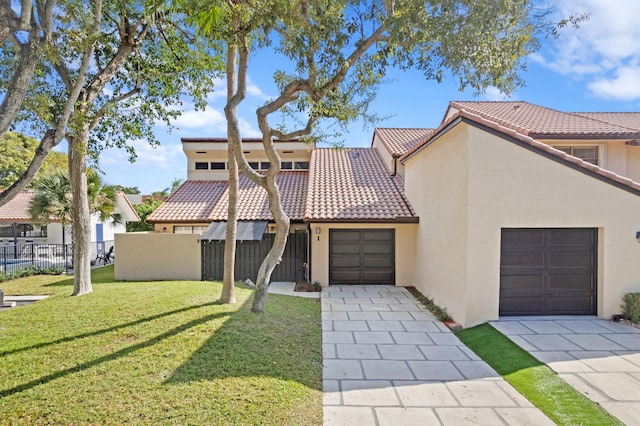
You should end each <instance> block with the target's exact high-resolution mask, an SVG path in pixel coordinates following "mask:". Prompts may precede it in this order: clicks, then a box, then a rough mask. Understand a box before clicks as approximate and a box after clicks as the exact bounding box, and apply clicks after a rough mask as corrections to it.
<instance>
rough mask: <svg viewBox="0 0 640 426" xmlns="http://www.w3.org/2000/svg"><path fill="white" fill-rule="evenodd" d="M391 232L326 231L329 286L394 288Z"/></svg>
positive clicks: (390, 230)
mask: <svg viewBox="0 0 640 426" xmlns="http://www.w3.org/2000/svg"><path fill="white" fill-rule="evenodd" d="M394 235H395V233H394V230H393V229H349V230H343V229H332V230H330V231H329V284H330V285H331V284H395V238H394Z"/></svg>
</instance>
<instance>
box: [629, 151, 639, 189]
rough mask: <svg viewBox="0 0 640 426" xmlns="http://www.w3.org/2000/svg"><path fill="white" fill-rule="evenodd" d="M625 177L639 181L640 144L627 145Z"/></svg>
mask: <svg viewBox="0 0 640 426" xmlns="http://www.w3.org/2000/svg"><path fill="white" fill-rule="evenodd" d="M626 151H627V175H626V176H627V177H628V178H629V179H631V180H634V181H636V182H640V146H627V147H626Z"/></svg>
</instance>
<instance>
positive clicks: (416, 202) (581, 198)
mask: <svg viewBox="0 0 640 426" xmlns="http://www.w3.org/2000/svg"><path fill="white" fill-rule="evenodd" d="M183 147H184V151H185V154H186V156H187V161H188V180H187V181H186V182H185V184H184V185H183V186H182V187H181V188H180V189H178V191H177V192H176V193H174V194H173V195H172V196H171V197H169V198H168V199H167V200H166V202H165V203H164V204H163V205H162V206H161V207H160V208H159V209H158V210H156V212H154V213H153V214H152V215H151V216H150V217H149V218H148V219H147V220H148V221H149V222H151V223H154V224H155V228H156V232H157V233H194V234H201V233H203V232H204V231H207V229H208V228H209V231H211V232H213V233H215V232H216V231H215V229H212V227H213V228H220V226H221V225H220V224H221V223H222V222H223V221H224V220H225V219H226V205H227V204H226V203H227V195H228V192H227V190H228V187H227V182H226V179H227V171H226V170H227V165H226V149H227V147H226V140H225V139H183ZM276 148H277V150H278V153H279V154H280V155H281V157H282V165H283V169H284V170H283V171H282V172H281V174H280V175H279V178H278V183H279V185H280V188H281V190H282V195H283V197H282V198H283V202H284V203H285V210H286V211H287V212H288V214H289V215H290V216H291V219H292V228H291V231H290V232H295V231H296V230H297V231H298V232H300V231H303V232H306V234H307V235H308V240H309V246H308V249H307V250H308V252H310V255H309V257H308V259H309V264H310V274H311V277H310V278H311V280H318V281H320V282H321V284H322V285H324V286H326V285H334V284H364V283H380V284H394V285H400V286H415V287H417V288H418V289H419V290H420V291H421V292H422V293H424V294H425V295H427V296H429V297H432V298H434V299H435V301H436V303H437V304H439V305H441V306H442V307H444V308H447V310H448V312H449V314H450V315H451V316H452V317H453V318H454V319H455V320H457V321H458V322H460V323H461V324H463V325H465V326H472V325H475V324H478V323H481V322H483V321H486V320H491V319H496V318H497V317H498V316H499V315H599V316H602V317H610V316H611V315H612V314H616V313H619V311H620V304H621V301H622V297H623V296H624V294H625V293H627V292H630V291H640V262H636V261H634V260H635V258H636V257H637V256H639V255H640V243H639V241H640V237H637V236H636V233H637V232H638V231H640V183H637V182H639V181H640V113H565V112H560V111H556V110H552V109H548V108H544V107H540V106H537V105H532V104H529V103H526V102H451V103H450V105H449V108H448V109H447V111H446V113H445V115H444V118H443V120H442V124H441V125H440V126H439V127H438V128H437V129H376V130H375V131H374V135H373V140H372V146H371V148H346V149H337V150H336V149H315V148H313V149H311V148H309V149H307V147H306V146H305V145H304V144H302V143H301V142H298V141H286V142H280V141H278V142H276ZM243 149H244V151H245V153H246V155H247V157H248V159H249V161H250V162H251V164H252V166H253V167H254V168H255V169H258V170H265V169H266V168H268V166H269V164H268V163H267V159H266V155H265V154H264V152H263V151H262V149H261V145H260V141H259V140H245V143H244V144H243ZM307 169H308V170H307ZM240 187H241V190H240V195H239V196H240V216H239V219H240V221H241V223H247V224H248V223H251V222H255V221H262V222H271V215H270V213H269V210H268V206H267V201H266V194H265V193H264V191H263V190H262V189H260V188H258V187H256V186H255V185H254V184H253V183H251V182H250V181H249V180H248V179H246V178H245V177H241V180H240ZM212 223H213V225H211V224H212ZM240 226H244V225H239V227H240ZM252 229H253V228H252ZM266 230H267V233H268V232H273V231H274V229H273V224H272V223H268V226H267V227H266ZM205 235H213V234H211V233H210V234H205ZM218 235H219V234H218ZM216 238H219V237H216ZM205 239H206V238H205ZM194 241H195V240H194ZM203 262H204V261H203ZM116 268H117V265H116ZM203 270H204V267H203ZM116 271H118V270H117V269H116ZM125 275H126V274H125ZM237 278H243V277H237Z"/></svg>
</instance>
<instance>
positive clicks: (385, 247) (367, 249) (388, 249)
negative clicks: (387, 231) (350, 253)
mask: <svg viewBox="0 0 640 426" xmlns="http://www.w3.org/2000/svg"><path fill="white" fill-rule="evenodd" d="M362 252H363V253H364V254H393V246H392V245H390V244H380V243H378V242H377V241H376V242H373V243H372V244H371V245H365V246H364V247H362Z"/></svg>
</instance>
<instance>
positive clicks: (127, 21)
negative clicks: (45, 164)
mask: <svg viewBox="0 0 640 426" xmlns="http://www.w3.org/2000/svg"><path fill="white" fill-rule="evenodd" d="M1 3H2V7H0V11H1V12H2V14H0V36H2V34H4V33H6V31H7V30H6V29H7V28H8V29H9V35H8V37H7V38H6V40H4V41H3V39H2V38H0V42H2V45H0V64H2V65H3V67H2V69H3V72H2V74H5V75H7V76H10V77H11V79H8V80H6V81H8V83H4V81H5V80H2V81H3V83H0V85H1V86H0V89H2V90H4V91H5V100H6V99H11V98H13V97H14V93H16V92H21V91H24V95H23V96H22V100H21V103H20V107H19V111H18V113H17V114H16V115H15V118H14V119H13V121H12V123H11V124H12V125H14V126H16V125H17V126H20V125H21V124H22V123H26V126H24V128H28V129H30V130H31V131H32V132H34V133H38V134H39V135H40V138H41V143H40V146H39V147H38V149H37V150H36V155H35V156H34V158H33V160H32V162H31V164H30V166H29V168H28V169H27V171H26V172H25V173H24V174H23V175H22V176H21V178H20V179H18V180H17V181H16V182H15V183H14V184H13V185H12V186H11V187H10V188H9V189H8V190H7V191H5V192H3V193H0V204H1V203H3V202H6V201H8V199H10V198H11V197H12V196H15V194H17V192H19V191H20V190H22V189H23V188H24V187H25V186H26V185H28V184H29V183H30V182H31V180H32V179H33V177H34V176H35V174H36V172H37V170H38V169H39V167H40V165H41V164H42V161H43V160H44V158H45V157H46V155H47V153H48V152H49V150H50V149H51V148H52V147H53V146H55V145H57V144H58V143H59V142H60V141H61V140H62V139H66V140H67V142H68V146H69V151H68V153H69V177H70V182H71V188H72V191H71V192H72V195H73V196H72V202H73V209H72V218H71V222H72V225H73V232H74V236H75V253H74V254H75V256H74V258H75V261H76V263H75V265H74V291H73V294H74V295H80V294H85V293H88V292H91V291H92V286H91V275H90V229H89V224H90V220H89V216H90V208H89V200H88V198H87V174H86V171H87V167H88V163H89V162H90V161H91V160H93V161H94V162H97V161H98V160H99V153H100V152H101V150H103V149H104V148H108V147H113V146H116V147H120V148H123V149H126V150H127V151H128V152H129V154H130V156H131V158H132V159H133V158H135V151H134V149H133V147H132V146H131V145H130V144H129V142H130V141H132V140H135V139H145V140H147V141H149V142H150V143H152V144H157V143H158V142H157V140H156V138H155V135H154V134H153V127H154V125H156V124H157V123H158V122H165V123H166V124H167V125H170V124H171V121H172V119H174V118H175V117H177V116H178V115H179V114H180V110H179V105H180V104H181V103H182V97H183V96H185V95H189V96H191V97H192V98H193V99H194V102H195V105H196V107H200V108H202V107H204V106H205V102H206V101H205V96H206V94H207V92H208V91H209V90H211V89H212V88H213V79H214V77H215V76H216V74H215V71H216V70H217V69H219V67H220V61H219V60H218V58H217V56H216V55H215V51H216V50H215V46H214V45H213V44H211V43H209V44H207V43H204V42H206V40H204V39H197V38H196V37H194V34H193V33H192V31H191V27H190V26H189V25H187V24H186V23H185V22H184V16H182V15H180V14H177V13H172V12H170V11H159V10H157V9H156V7H155V2H151V1H146V0H139V1H122V0H93V1H92V2H85V1H81V0H57V1H54V0H47V1H44V0H43V1H35V2H33V5H34V6H35V7H33V8H31V7H29V5H30V4H31V2H28V1H27V2H22V9H21V10H19V11H18V12H15V11H14V10H13V9H12V8H11V7H10V6H9V3H10V2H8V1H2V2H1ZM26 9H29V10H28V11H27V10H26ZM26 16H31V19H29V23H30V27H29V28H32V31H31V32H33V34H34V35H33V37H32V36H31V32H30V33H29V37H28V38H27V37H26V36H25V34H24V30H23V25H22V24H18V21H22V20H23V19H22V18H23V17H26ZM32 39H33V40H37V41H38V46H39V48H38V55H37V57H36V65H35V72H33V73H31V76H30V78H29V79H28V81H24V80H26V79H23V80H20V82H19V84H17V85H16V84H13V81H14V80H16V78H17V77H16V78H14V77H15V76H16V74H17V73H20V70H21V68H20V64H21V61H22V59H23V57H24V55H25V53H24V52H25V49H26V47H25V44H24V43H25V40H32ZM29 58H30V57H29ZM5 66H6V67H5ZM25 84H26V85H25ZM18 89H19V90H18ZM18 94H19V95H20V93H18ZM19 97H20V96H18V98H19ZM12 105H13V103H12ZM1 131H2V128H0V132H1Z"/></svg>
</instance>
